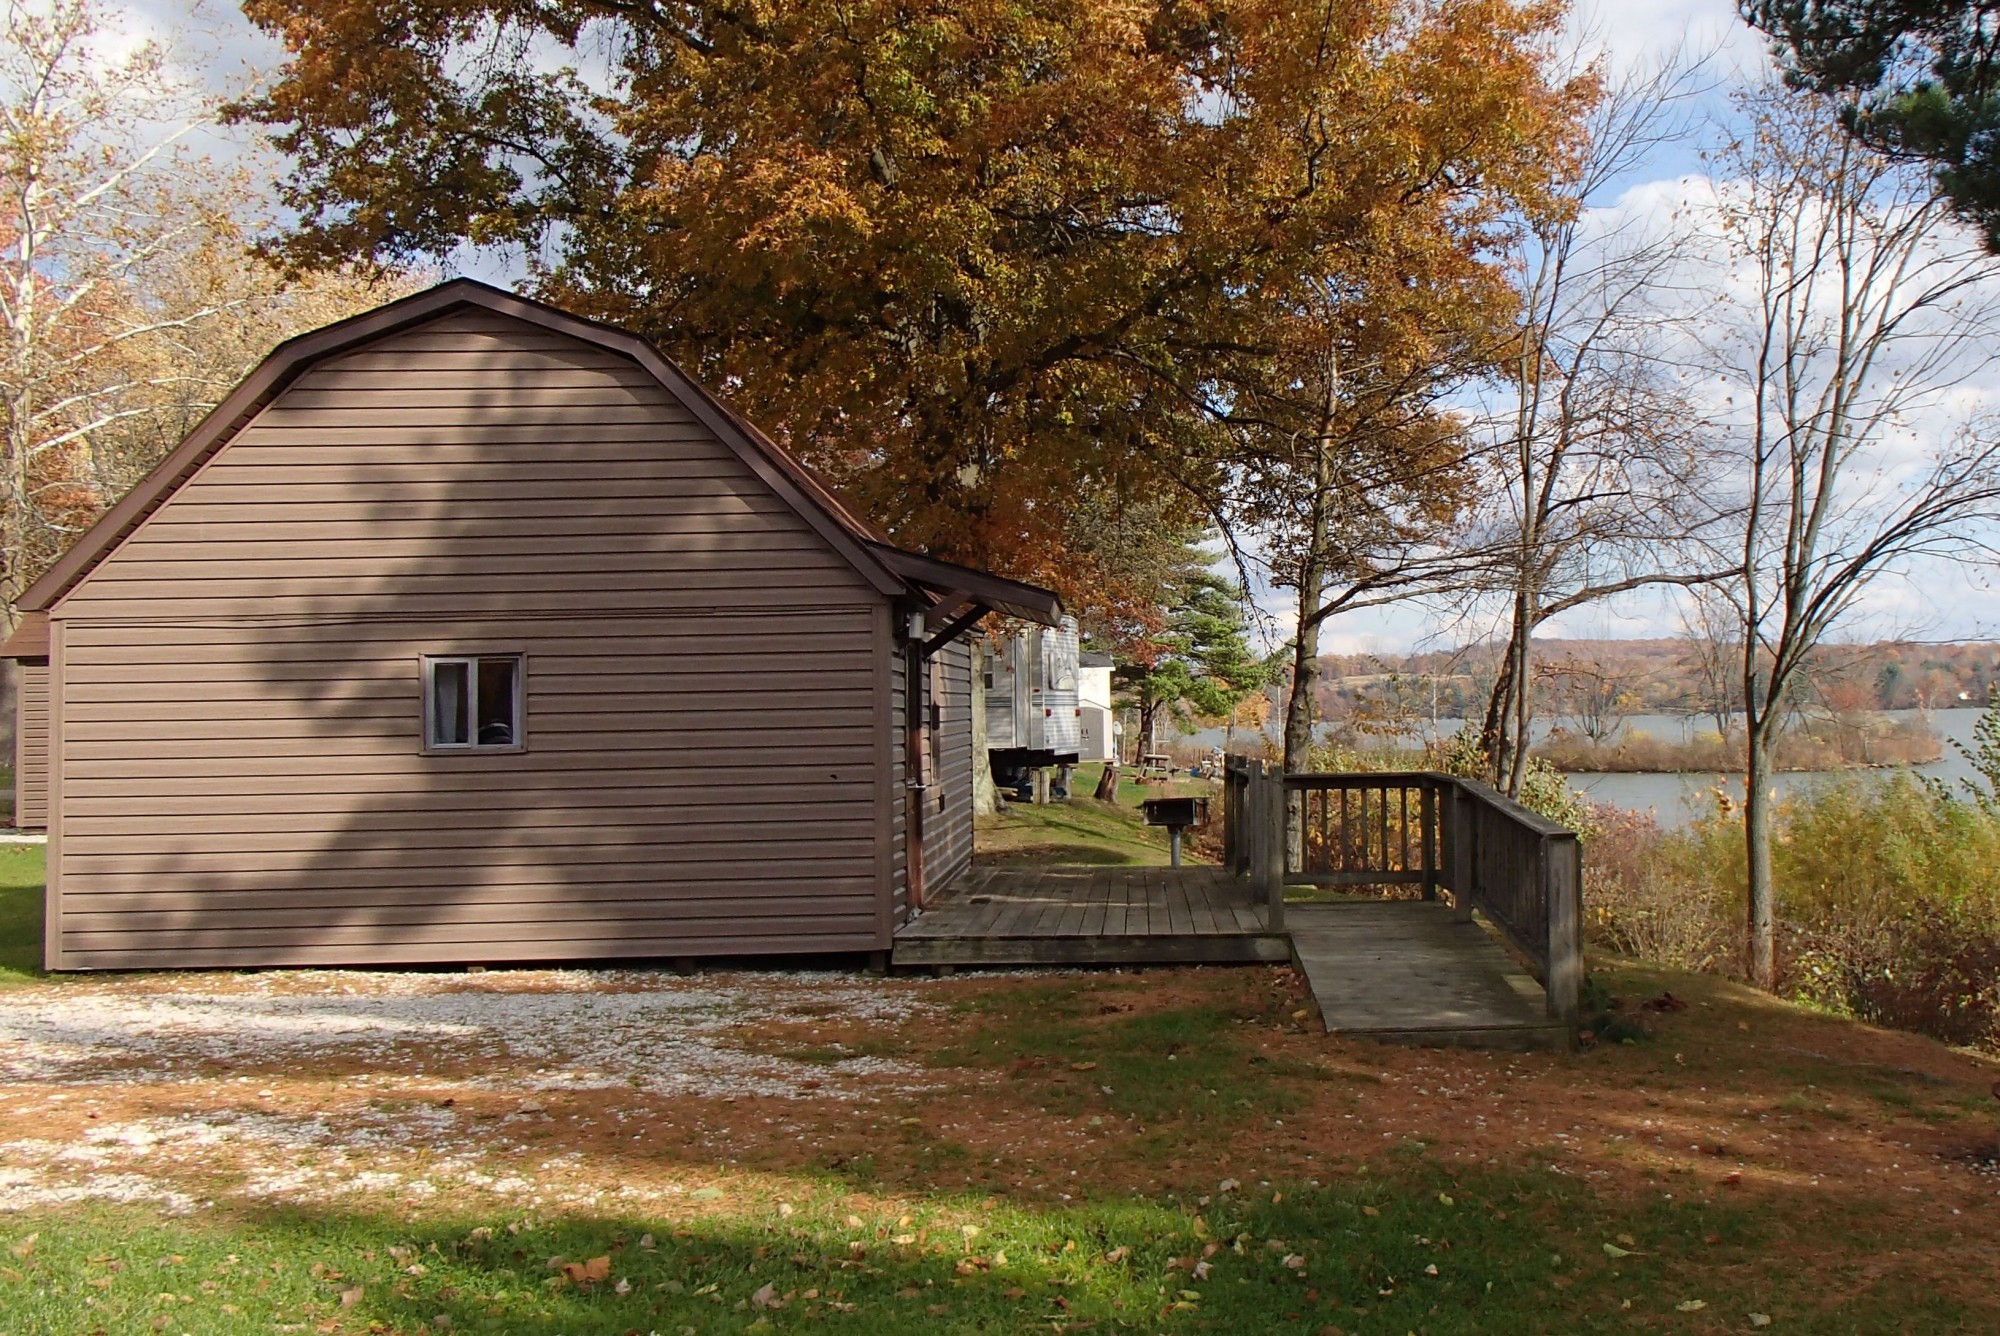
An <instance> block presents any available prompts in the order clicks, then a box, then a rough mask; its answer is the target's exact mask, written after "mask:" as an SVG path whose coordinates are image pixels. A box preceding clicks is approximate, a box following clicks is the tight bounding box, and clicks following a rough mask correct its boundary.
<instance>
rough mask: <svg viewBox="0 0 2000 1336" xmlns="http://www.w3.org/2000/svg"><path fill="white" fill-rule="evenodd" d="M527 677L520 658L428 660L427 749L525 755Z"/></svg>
mask: <svg viewBox="0 0 2000 1336" xmlns="http://www.w3.org/2000/svg"><path fill="white" fill-rule="evenodd" d="M525 677H526V674H525V673H524V672H523V671H522V663H521V656H520V655H518V654H481V655H467V656H466V657H463V658H456V657H454V658H443V657H436V658H433V657H429V656H426V657H425V659H424V750H426V751H519V750H521V746H522V723H523V720H522V713H523V711H522V704H523V702H524V700H525V693H524V691H523V689H522V688H523V686H524V679H525Z"/></svg>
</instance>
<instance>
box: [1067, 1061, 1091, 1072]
mask: <svg viewBox="0 0 2000 1336" xmlns="http://www.w3.org/2000/svg"><path fill="white" fill-rule="evenodd" d="M1069 1069H1070V1070H1071V1071H1073V1072H1094V1071H1096V1070H1097V1064H1096V1063H1094V1062H1072V1063H1071V1064H1070V1065H1069Z"/></svg>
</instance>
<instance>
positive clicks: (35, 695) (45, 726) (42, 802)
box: [14, 659, 49, 830]
mask: <svg viewBox="0 0 2000 1336" xmlns="http://www.w3.org/2000/svg"><path fill="white" fill-rule="evenodd" d="M14 690H15V701H16V703H17V713H16V715H15V729H14V825H15V826H16V827H17V828H19V829H21V830H41V829H43V828H45V827H46V826H47V825H48V824H49V661H48V660H47V659H23V660H22V661H21V662H20V663H19V664H18V665H17V666H16V668H15V671H14Z"/></svg>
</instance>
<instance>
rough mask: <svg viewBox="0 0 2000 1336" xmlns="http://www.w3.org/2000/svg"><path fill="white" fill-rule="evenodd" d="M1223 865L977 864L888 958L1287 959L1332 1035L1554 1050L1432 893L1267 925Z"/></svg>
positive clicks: (1318, 909)
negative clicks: (1277, 928) (1274, 928)
mask: <svg viewBox="0 0 2000 1336" xmlns="http://www.w3.org/2000/svg"><path fill="white" fill-rule="evenodd" d="M1265 921H1266V920H1265V907H1264V905H1263V904H1262V903H1261V902H1260V901H1259V900H1258V899H1256V898H1255V897H1254V896H1253V895H1252V894H1251V891H1250V887H1249V883H1248V881H1247V880H1245V879H1242V878H1239V877H1236V876H1233V875H1231V874H1229V873H1228V872H1226V871H1224V870H1223V869H1221V868H1215V867H1182V868H1140V867H1026V868H1010V867H976V868H973V869H971V870H970V871H968V872H967V873H966V874H965V875H963V876H961V877H960V878H958V879H957V880H956V881H955V882H953V883H952V884H951V885H949V886H946V887H945V888H943V889H942V890H941V891H939V892H938V893H937V894H936V895H935V896H934V897H933V899H932V901H931V903H930V905H929V907H928V908H927V909H926V910H925V912H924V913H923V914H921V915H919V916H918V917H916V918H914V919H912V920H910V922H908V923H906V924H904V925H903V927H902V928H901V929H899V930H898V931H897V933H896V938H895V949H894V951H893V953H892V957H891V958H892V960H893V961H894V963H895V964H897V965H899V966H906V967H908V966H919V967H921V966H955V965H1086V964H1226V963H1251V962H1280V961H1286V960H1290V961H1292V962H1293V963H1294V964H1296V965H1297V966H1298V967H1299V969H1300V970H1301V971H1302V973H1303V974H1304V976H1305V980H1306V983H1307V985H1308V986H1309V987H1310V988H1311V990H1312V994H1313V1001H1314V1004H1315V1005H1316V1006H1317V1007H1318V1009H1319V1013H1320V1017H1321V1019H1322V1020H1323V1021H1324V1022H1325V1025H1326V1028H1327V1030H1328V1031H1329V1032H1330V1033H1333V1034H1342V1035H1371V1036H1375V1037H1377V1038H1383V1039H1394V1040H1402V1041H1406V1042H1413V1043H1441V1044H1470V1045H1480V1046H1491V1047H1508V1048H1528V1047H1556V1046H1561V1045H1563V1044H1566V1043H1568V1041H1569V1036H1568V1031H1567V1029H1565V1028H1564V1027H1562V1026H1560V1025H1558V1024H1556V1023H1554V1022H1551V1021H1550V1020H1549V1019H1548V1017H1547V1015H1546V1014H1545V1004H1544V1000H1543V995H1542V991H1541V988H1540V986H1539V985H1538V984H1536V983H1535V981H1534V980H1533V979H1532V978H1530V977H1529V976H1528V975H1527V974H1526V973H1525V972H1524V971H1523V970H1522V969H1521V968H1520V966H1519V965H1518V964H1517V963H1516V962H1515V960H1514V958H1513V957H1512V956H1511V955H1510V954H1509V953H1508V952H1507V950H1506V949H1505V948H1504V947H1503V946H1502V945H1501V944H1500V943H1499V941H1497V940H1496V939H1495V938H1494V937H1493V936H1492V935H1491V934H1489V933H1488V932H1487V931H1486V930H1485V929H1483V928H1481V927H1480V926H1478V925H1477V924H1474V923H1462V922H1455V921H1454V920H1453V917H1452V913H1451V910H1450V908H1449V907H1448V906H1447V905H1444V904H1441V903H1438V902H1434V901H1433V902H1426V901H1413V900H1397V901H1360V900H1357V901H1348V902H1341V903H1336V904H1297V903H1294V904H1292V905H1289V906H1287V908H1286V912H1285V929H1286V930H1285V931H1281V932H1270V931H1268V930H1267V929H1266V928H1265V926H1264V924H1265Z"/></svg>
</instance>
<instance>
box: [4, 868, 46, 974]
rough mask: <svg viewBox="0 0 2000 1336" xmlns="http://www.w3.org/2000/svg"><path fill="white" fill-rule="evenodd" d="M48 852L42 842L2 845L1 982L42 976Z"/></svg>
mask: <svg viewBox="0 0 2000 1336" xmlns="http://www.w3.org/2000/svg"><path fill="white" fill-rule="evenodd" d="M47 853H48V850H47V847H46V846H44V845H40V844H0V984H9V983H19V982H21V981H23V980H27V979H33V978H39V977H40V976H41V972H42V881H43V878H44V875H45V869H46V867H47Z"/></svg>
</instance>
